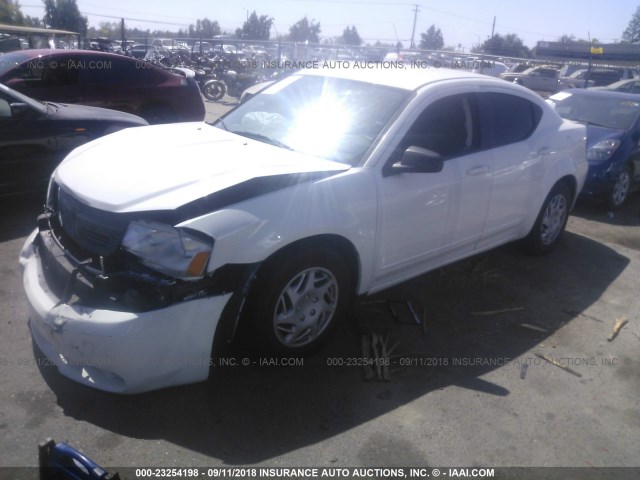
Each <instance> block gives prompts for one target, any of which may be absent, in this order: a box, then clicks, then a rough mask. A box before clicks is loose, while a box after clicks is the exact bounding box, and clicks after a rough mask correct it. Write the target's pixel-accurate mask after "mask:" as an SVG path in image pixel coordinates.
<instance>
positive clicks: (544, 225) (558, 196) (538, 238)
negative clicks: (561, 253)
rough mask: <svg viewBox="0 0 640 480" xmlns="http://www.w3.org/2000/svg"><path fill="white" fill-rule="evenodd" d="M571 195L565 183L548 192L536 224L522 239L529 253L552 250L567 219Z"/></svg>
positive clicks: (560, 235) (560, 236)
mask: <svg viewBox="0 0 640 480" xmlns="http://www.w3.org/2000/svg"><path fill="white" fill-rule="evenodd" d="M570 207H571V195H570V192H569V188H568V187H567V185H566V184H565V183H558V184H556V185H555V186H554V187H553V188H552V189H551V192H549V195H547V198H546V199H545V201H544V203H543V204H542V208H541V209H540V213H539V214H538V218H537V219H536V223H535V224H534V225H533V228H532V229H531V231H530V232H529V235H527V237H526V238H525V239H524V244H525V247H526V248H527V250H528V251H529V252H530V253H534V254H541V253H547V252H550V251H551V250H553V249H554V248H555V247H556V246H557V244H558V242H559V241H560V239H561V238H562V233H563V232H564V229H565V227H566V225H567V220H568V219H569V209H570Z"/></svg>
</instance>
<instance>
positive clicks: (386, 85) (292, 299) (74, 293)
mask: <svg viewBox="0 0 640 480" xmlns="http://www.w3.org/2000/svg"><path fill="white" fill-rule="evenodd" d="M356 67H357V66H355V65H351V66H345V64H341V68H334V69H318V70H306V71H301V72H299V73H296V74H293V75H291V76H289V77H288V78H286V79H284V80H282V81H280V82H277V83H275V84H273V85H271V86H270V87H268V88H267V89H265V90H263V91H262V92H260V93H259V94H258V95H256V96H255V97H253V98H252V99H250V100H249V101H248V102H247V103H245V104H242V105H240V106H239V107H237V108H236V109H235V110H233V111H231V112H229V113H228V114H227V115H225V116H224V117H223V118H221V119H220V120H219V121H218V122H217V123H216V124H215V125H213V126H212V125H207V124H205V123H187V124H184V123H183V124H176V125H161V126H153V127H142V128H136V129H130V130H124V131H121V132H118V133H116V134H113V135H109V136H107V137H104V138H102V139H99V140H96V141H94V142H91V143H89V144H86V145H84V146H82V147H80V148H78V149H76V150H75V151H74V152H72V153H71V154H70V155H69V156H68V157H67V158H66V159H65V160H64V161H63V163H62V164H61V165H60V166H59V167H58V168H57V170H56V171H55V173H54V174H53V176H52V179H51V183H50V187H49V193H48V200H47V205H46V210H45V212H44V213H43V214H42V215H41V216H40V217H38V228H37V229H36V230H35V231H34V232H33V233H32V235H31V236H30V237H29V239H28V240H27V242H26V244H25V246H24V248H23V250H22V252H21V255H20V262H21V265H22V267H23V272H24V273H23V275H24V287H25V291H26V295H27V298H28V302H29V304H30V306H31V318H30V322H29V326H30V329H31V333H32V336H33V339H34V341H35V343H36V344H37V345H38V346H39V348H40V349H41V350H42V351H43V352H44V354H45V355H46V356H47V357H48V358H49V359H50V361H51V362H53V363H54V364H55V365H56V366H57V368H58V370H59V371H60V373H62V374H63V375H65V376H67V377H69V378H72V379H73V380H76V381H78V382H81V383H83V384H85V385H89V386H91V387H95V388H98V389H102V390H107V391H111V392H118V393H135V392H142V391H148V390H153V389H158V388H163V387H168V386H172V385H179V384H185V383H190V382H197V381H202V380H205V379H206V378H207V376H208V374H209V367H210V365H211V360H210V359H211V358H212V356H213V355H215V353H216V352H215V348H214V346H216V345H218V343H217V342H219V341H227V340H229V339H230V338H232V337H233V336H234V335H235V334H236V332H240V333H242V334H244V335H247V334H248V335H251V336H252V337H253V338H254V339H255V344H256V346H257V347H258V348H259V349H260V350H262V351H269V352H274V354H280V355H282V354H284V355H288V356H295V355H299V354H304V353H308V352H310V351H312V350H314V349H316V348H317V347H318V346H319V345H321V344H322V342H324V341H325V340H326V339H327V338H328V336H329V335H330V333H331V331H332V330H333V329H334V327H335V326H336V323H337V322H339V321H341V320H343V318H344V317H345V313H346V312H347V310H348V309H349V307H350V305H351V303H352V300H353V299H354V297H355V296H357V295H367V294H371V293H374V292H378V291H380V290H383V289H385V288H388V287H390V286H392V285H395V284H398V283H400V282H403V281H405V280H408V279H410V278H412V277H415V276H417V275H420V274H422V273H425V272H427V271H430V270H433V269H435V268H437V267H440V266H443V265H446V264H448V263H451V262H454V261H456V260H459V259H462V258H464V257H468V256H470V255H474V254H476V253H478V252H482V251H484V250H487V249H490V248H493V247H495V246H498V245H501V244H504V243H506V242H511V241H514V240H523V243H524V244H525V245H526V246H527V247H528V248H529V249H530V250H532V251H534V252H547V251H550V250H552V249H553V248H554V247H555V246H556V244H557V243H558V241H560V239H561V236H562V232H563V230H564V228H565V224H566V222H567V217H568V215H569V212H570V210H571V208H572V206H573V203H574V201H575V198H576V196H577V194H578V193H579V192H580V189H581V188H582V185H583V182H584V179H585V174H586V171H587V162H586V158H585V157H586V151H585V128H584V126H582V125H579V124H576V123H573V122H569V121H565V120H563V119H562V118H560V117H559V116H558V115H557V114H556V112H555V111H554V110H553V108H552V107H550V106H549V105H547V104H546V103H545V102H544V101H543V100H542V99H541V98H540V97H538V96H537V95H536V94H534V93H532V92H530V91H529V90H527V89H525V88H522V87H520V86H517V85H513V84H509V83H506V82H504V81H501V80H497V79H492V78H490V77H487V76H484V75H476V74H472V73H465V72H460V71H452V70H435V69H410V68H407V66H404V67H403V68H400V67H398V68H395V66H394V68H391V67H389V66H388V65H387V66H386V67H387V68H383V67H385V65H384V64H380V65H379V66H376V65H368V66H367V68H364V67H363V66H362V65H361V66H360V68H356ZM214 340H215V341H214Z"/></svg>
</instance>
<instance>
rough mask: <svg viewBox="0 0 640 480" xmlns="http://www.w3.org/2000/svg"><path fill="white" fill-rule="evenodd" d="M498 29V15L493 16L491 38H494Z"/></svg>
mask: <svg viewBox="0 0 640 480" xmlns="http://www.w3.org/2000/svg"><path fill="white" fill-rule="evenodd" d="M495 31H496V17H495V15H494V16H493V26H492V27H491V38H493V32H495Z"/></svg>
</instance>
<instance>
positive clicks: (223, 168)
mask: <svg viewBox="0 0 640 480" xmlns="http://www.w3.org/2000/svg"><path fill="white" fill-rule="evenodd" d="M349 168H350V166H349V165H346V164H343V163H337V162H332V161H330V160H323V159H319V158H316V157H312V156H307V155H303V154H300V153H296V152H292V151H290V150H286V149H283V148H279V147H275V146H272V145H268V144H265V143H262V142H258V141H255V140H251V139H248V138H245V137H241V136H238V135H235V134H233V133H229V132H226V131H224V130H221V129H219V128H216V127H212V126H210V125H207V124H206V123H200V122H198V123H180V124H170V125H156V126H151V127H140V128H131V129H127V130H123V131H120V132H117V133H114V134H112V135H107V136H106V137H102V138H100V139H98V140H95V141H93V142H89V143H87V144H85V145H83V146H81V147H79V148H77V149H75V150H74V151H73V152H71V154H69V155H68V156H67V158H66V159H65V160H64V161H63V162H62V163H61V164H60V166H59V167H58V168H57V170H56V173H55V180H56V182H57V183H58V184H59V185H60V186H62V187H63V188H65V189H66V190H68V191H69V192H71V193H72V194H73V195H74V196H75V197H76V198H78V199H80V200H82V201H83V202H85V203H87V204H89V205H90V206H92V207H95V208H99V209H102V210H106V211H111V212H133V211H146V210H172V209H175V208H178V207H180V206H182V205H184V204H186V203H189V202H191V201H194V200H197V199H200V198H202V197H204V196H207V195H210V194H212V193H215V192H218V191H220V190H224V189H226V188H229V187H232V186H234V185H237V184H240V183H242V182H246V181H248V180H251V179H253V178H258V177H270V176H286V175H293V174H298V173H310V172H336V173H338V172H341V171H345V170H348V169H349Z"/></svg>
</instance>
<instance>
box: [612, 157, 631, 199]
mask: <svg viewBox="0 0 640 480" xmlns="http://www.w3.org/2000/svg"><path fill="white" fill-rule="evenodd" d="M630 191H631V169H630V168H629V167H628V166H627V167H625V168H624V169H623V170H622V171H621V172H620V173H619V174H618V177H617V178H616V182H615V183H614V185H613V190H611V194H610V195H609V206H610V207H611V208H613V209H616V208H620V207H622V205H624V202H626V201H627V197H628V196H629V192H630Z"/></svg>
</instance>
